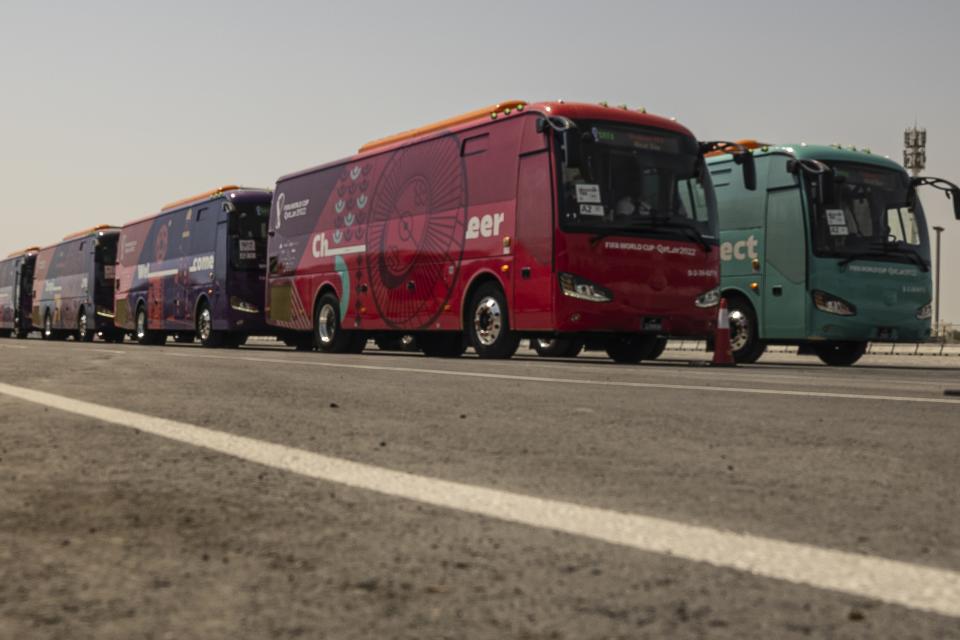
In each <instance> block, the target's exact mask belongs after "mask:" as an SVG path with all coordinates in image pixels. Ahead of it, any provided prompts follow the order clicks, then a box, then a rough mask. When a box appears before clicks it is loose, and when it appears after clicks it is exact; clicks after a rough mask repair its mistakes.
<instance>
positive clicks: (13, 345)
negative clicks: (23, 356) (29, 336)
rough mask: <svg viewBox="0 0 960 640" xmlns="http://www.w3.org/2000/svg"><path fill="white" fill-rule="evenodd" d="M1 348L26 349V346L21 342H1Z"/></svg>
mask: <svg viewBox="0 0 960 640" xmlns="http://www.w3.org/2000/svg"><path fill="white" fill-rule="evenodd" d="M0 349H26V347H25V346H23V345H19V344H0Z"/></svg>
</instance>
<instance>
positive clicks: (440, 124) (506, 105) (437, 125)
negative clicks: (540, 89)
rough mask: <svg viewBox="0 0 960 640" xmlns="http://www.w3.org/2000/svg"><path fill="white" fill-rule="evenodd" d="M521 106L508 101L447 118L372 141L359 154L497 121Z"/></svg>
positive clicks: (515, 102) (522, 102) (517, 101)
mask: <svg viewBox="0 0 960 640" xmlns="http://www.w3.org/2000/svg"><path fill="white" fill-rule="evenodd" d="M521 104H525V101H523V100H508V101H505V102H500V103H498V104H494V105H490V106H488V107H483V108H482V109H475V110H474V111H468V112H467V113H462V114H460V115H458V116H454V117H452V118H447V119H445V120H439V121H437V122H434V123H432V124H428V125H425V126H422V127H418V128H416V129H410V130H409V131H403V132H401V133H396V134H393V135H390V136H386V137H384V138H379V139H377V140H372V141H370V142H368V143H367V144H365V145H363V146H362V147H360V151H359V153H365V152H367V151H371V150H373V149H379V148H381V147H386V146H389V145H391V144H396V143H398V142H403V141H404V140H410V139H411V138H416V137H418V136H425V135H427V134H430V133H434V132H436V131H442V130H444V129H450V128H451V127H455V126H457V125H461V124H466V123H467V122H470V121H471V120H478V119H480V118H485V117H489V118H490V119H491V120H496V119H497V117H498V116H499V113H500V111H503V110H505V109H513V108H515V107H517V106H519V105H521Z"/></svg>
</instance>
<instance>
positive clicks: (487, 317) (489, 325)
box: [473, 296, 503, 347]
mask: <svg viewBox="0 0 960 640" xmlns="http://www.w3.org/2000/svg"><path fill="white" fill-rule="evenodd" d="M502 328H503V313H502V311H501V310H500V303H499V302H497V301H496V299H494V298H492V297H490V296H487V297H486V298H484V299H483V300H481V301H480V304H478V305H477V309H476V311H475V312H474V314H473V331H474V333H475V334H476V335H477V340H479V341H480V344H482V345H483V346H485V347H489V346H490V345H492V344H494V343H495V342H496V341H497V339H498V338H499V337H500V332H501V330H502Z"/></svg>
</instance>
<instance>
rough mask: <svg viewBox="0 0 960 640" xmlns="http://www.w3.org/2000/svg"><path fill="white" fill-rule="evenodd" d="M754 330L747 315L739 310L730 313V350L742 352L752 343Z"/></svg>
mask: <svg viewBox="0 0 960 640" xmlns="http://www.w3.org/2000/svg"><path fill="white" fill-rule="evenodd" d="M751 332H752V328H751V327H750V318H748V317H747V314H745V313H744V312H742V311H740V310H739V309H738V310H734V311H731V312H730V348H731V349H733V350H734V351H740V350H742V349H743V348H744V347H746V346H747V343H748V342H750V335H751Z"/></svg>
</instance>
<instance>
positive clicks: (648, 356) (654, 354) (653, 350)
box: [643, 338, 667, 360]
mask: <svg viewBox="0 0 960 640" xmlns="http://www.w3.org/2000/svg"><path fill="white" fill-rule="evenodd" d="M666 348H667V339H666V338H656V339H655V340H653V341H652V342H651V343H650V350H649V351H648V352H647V353H645V354H643V359H644V360H656V359H657V358H659V357H660V356H662V355H663V352H664V351H665V350H666Z"/></svg>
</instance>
